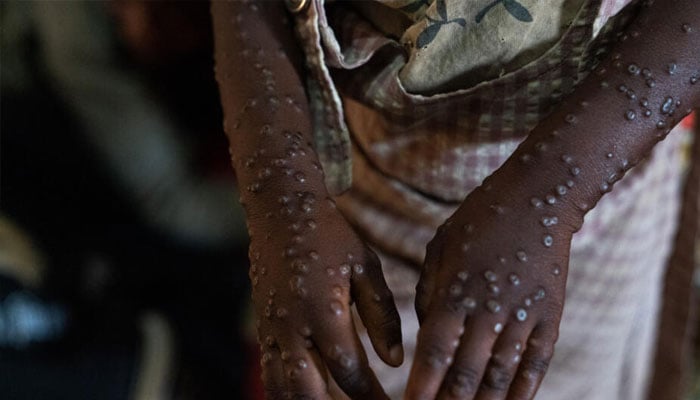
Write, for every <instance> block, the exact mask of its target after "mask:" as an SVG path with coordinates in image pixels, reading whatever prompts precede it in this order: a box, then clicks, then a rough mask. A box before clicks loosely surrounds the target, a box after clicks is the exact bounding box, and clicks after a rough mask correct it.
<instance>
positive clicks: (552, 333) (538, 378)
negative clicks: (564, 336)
mask: <svg viewBox="0 0 700 400" xmlns="http://www.w3.org/2000/svg"><path fill="white" fill-rule="evenodd" d="M557 334H558V333H557V329H556V328H550V327H545V326H538V327H537V328H535V329H534V330H533V331H532V334H531V335H530V338H529V339H528V341H527V344H526V345H525V352H524V353H523V356H522V360H521V361H520V365H519V367H518V371H517V373H516V374H515V379H514V380H513V384H512V385H511V387H510V392H509V398H513V399H518V400H521V399H522V400H528V399H532V398H533V397H535V393H537V389H538V388H539V387H540V383H542V378H544V374H545V373H546V372H547V368H548V367H549V361H550V360H551V359H552V355H553V354H554V343H555V342H556V339H557Z"/></svg>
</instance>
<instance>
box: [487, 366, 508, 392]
mask: <svg viewBox="0 0 700 400" xmlns="http://www.w3.org/2000/svg"><path fill="white" fill-rule="evenodd" d="M512 380H513V374H512V372H511V371H509V370H508V369H506V368H504V367H502V366H498V365H492V366H491V367H489V368H488V369H487V370H486V374H485V375H484V380H483V382H482V383H481V384H482V385H483V386H484V387H485V388H487V389H490V390H494V391H497V392H504V391H506V390H507V389H508V387H509V386H510V382H511V381H512Z"/></svg>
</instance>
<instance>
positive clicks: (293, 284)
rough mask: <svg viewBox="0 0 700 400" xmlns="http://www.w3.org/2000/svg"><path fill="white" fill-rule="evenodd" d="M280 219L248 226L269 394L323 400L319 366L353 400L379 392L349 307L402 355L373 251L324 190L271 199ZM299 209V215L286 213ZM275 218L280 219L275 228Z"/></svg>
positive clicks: (373, 336) (381, 348) (398, 358)
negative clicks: (316, 194)
mask: <svg viewBox="0 0 700 400" xmlns="http://www.w3.org/2000/svg"><path fill="white" fill-rule="evenodd" d="M279 204H280V206H281V209H280V212H281V213H282V214H285V217H292V218H279V217H278V216H277V215H271V214H268V215H267V218H265V217H262V218H259V219H257V220H256V221H255V222H254V223H252V224H251V226H250V228H251V234H252V235H251V236H252V242H251V246H250V254H249V255H250V260H251V268H250V278H251V281H252V283H253V301H254V303H255V311H256V314H257V318H258V320H257V323H256V325H257V332H258V341H259V343H260V346H261V353H262V361H261V364H262V369H263V373H262V378H263V384H264V387H265V392H266V396H267V398H268V399H287V398H292V399H297V398H304V399H306V398H312V399H330V398H331V395H330V394H329V389H328V382H327V381H328V376H327V372H326V370H327V371H328V372H330V375H331V376H332V378H333V379H334V380H335V382H336V383H337V384H338V386H339V387H340V388H341V389H342V390H343V391H344V392H345V393H346V394H347V395H348V396H349V397H350V398H352V399H387V396H386V394H385V393H384V391H383V389H382V387H381V385H380V384H379V382H378V380H377V378H376V376H375V375H374V373H373V372H372V370H371V369H370V368H369V365H368V361H367V356H366V354H365V352H364V349H363V347H362V344H361V342H360V339H359V338H358V335H357V332H356V330H355V326H354V323H353V318H352V314H351V305H352V303H353V302H355V307H356V309H357V313H358V314H359V316H360V318H361V319H362V322H363V323H364V325H365V326H366V328H367V333H368V335H369V337H370V340H371V341H372V345H373V347H374V349H375V351H376V352H377V354H378V355H379V357H381V359H382V360H384V361H385V362H386V363H387V364H389V365H392V366H398V365H400V364H401V363H402V361H403V348H402V346H401V325H400V321H399V315H398V312H397V310H396V307H395V305H394V300H393V296H392V293H391V292H390V291H389V288H388V287H387V285H386V282H385V280H384V276H383V274H382V272H381V266H380V263H379V259H378V258H377V256H376V255H375V254H374V253H373V252H372V251H371V250H370V249H369V248H368V247H367V246H366V245H365V244H364V243H363V242H362V241H361V240H360V239H359V238H358V237H357V234H356V233H355V232H354V231H353V229H352V228H351V227H350V226H349V225H348V223H347V222H346V221H345V219H344V218H343V217H342V215H340V213H339V212H338V211H337V210H336V209H335V204H334V203H333V201H332V200H331V199H330V198H327V199H325V200H324V199H320V200H317V199H316V198H315V197H314V195H313V194H311V193H310V192H299V193H296V194H292V195H290V196H282V197H280V199H279ZM299 214H301V217H302V218H294V216H295V215H299ZM280 221H288V222H286V224H288V225H283V226H280V224H279V223H280Z"/></svg>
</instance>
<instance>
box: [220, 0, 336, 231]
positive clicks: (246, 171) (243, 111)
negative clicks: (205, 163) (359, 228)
mask: <svg viewBox="0 0 700 400" xmlns="http://www.w3.org/2000/svg"><path fill="white" fill-rule="evenodd" d="M212 14H213V19H214V32H215V51H216V77H217V80H218V83H219V90H220V93H221V101H222V104H223V108H224V115H225V123H224V129H225V131H226V134H227V136H228V138H229V143H230V151H231V157H232V163H233V167H234V169H235V171H236V176H237V179H238V182H239V185H240V187H241V193H242V195H241V198H242V201H243V203H244V206H245V209H246V214H247V216H248V220H249V223H250V222H253V223H257V222H259V221H261V220H263V219H265V218H266V217H267V218H271V217H274V218H275V219H276V220H277V221H279V220H280V219H282V220H285V219H288V220H290V221H291V220H292V219H294V218H293V216H294V215H297V214H298V213H299V212H301V213H304V212H305V210H306V211H308V210H309V208H310V204H311V201H312V200H311V199H315V198H318V199H319V200H321V199H325V198H326V197H327V191H326V189H325V186H324V183H323V172H322V170H321V167H320V165H319V163H318V160H317V157H316V154H315V152H314V150H313V146H312V145H311V124H310V119H309V112H308V105H307V104H308V101H307V98H306V94H305V91H304V84H303V80H302V72H301V71H302V67H301V65H302V64H301V59H302V57H301V50H300V49H299V48H298V46H297V45H296V43H295V41H294V31H293V29H292V24H291V21H286V11H285V6H284V4H283V2H281V1H279V2H269V1H264V2H250V3H247V2H242V1H230V2H228V1H227V2H224V1H215V2H213V3H212ZM285 21H286V22H285ZM298 193H301V194H302V196H298V195H297V194H298ZM305 204H306V205H305ZM249 229H250V226H249Z"/></svg>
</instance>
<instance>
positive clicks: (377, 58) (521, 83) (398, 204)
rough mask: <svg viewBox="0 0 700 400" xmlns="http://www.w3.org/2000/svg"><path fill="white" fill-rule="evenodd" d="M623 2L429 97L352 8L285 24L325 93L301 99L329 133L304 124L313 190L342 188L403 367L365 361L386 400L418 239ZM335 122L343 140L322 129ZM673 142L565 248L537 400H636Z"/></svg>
mask: <svg viewBox="0 0 700 400" xmlns="http://www.w3.org/2000/svg"><path fill="white" fill-rule="evenodd" d="M384 3H386V4H388V5H389V3H396V4H399V5H401V4H403V3H405V1H404V2H403V3H401V1H400V0H396V1H389V0H386V1H384ZM628 3H630V4H628ZM636 3H637V2H636V1H633V2H630V1H629V0H586V1H584V2H583V4H582V6H581V8H580V9H579V11H578V13H577V15H576V16H575V18H574V19H573V21H572V22H571V24H570V26H569V27H568V29H566V30H565V31H564V32H563V35H562V36H561V38H560V39H559V40H558V41H557V42H556V43H555V44H554V45H553V46H552V47H551V48H549V49H548V50H546V51H544V52H543V54H541V55H540V56H539V57H537V58H535V59H534V60H533V61H531V62H529V63H527V64H526V65H524V66H522V67H519V68H517V69H515V70H513V71H510V72H507V73H505V74H503V75H501V76H497V77H493V78H490V79H487V80H485V81H483V82H481V83H478V84H476V85H472V86H470V87H464V88H462V89H459V90H455V91H452V92H446V93H439V94H434V95H421V94H416V93H409V92H408V91H407V90H406V89H405V88H404V87H403V86H402V83H401V80H400V77H399V74H400V71H401V70H402V68H404V67H405V66H406V63H407V57H406V51H405V49H404V47H403V46H402V45H401V44H400V43H399V41H397V40H395V39H391V38H390V37H388V36H387V35H386V33H384V32H383V31H382V30H380V29H378V27H376V26H375V25H373V24H371V23H370V22H369V21H367V19H366V18H364V17H363V16H362V15H361V14H360V13H358V12H355V11H354V10H353V8H352V7H344V6H343V3H342V2H335V3H334V4H333V5H332V6H328V5H324V2H323V0H315V1H313V2H312V3H311V7H310V11H309V12H308V13H307V14H305V15H302V16H298V17H297V29H298V30H300V31H303V32H301V36H302V37H303V38H304V40H303V46H304V48H305V52H306V54H307V65H308V68H309V69H310V70H311V71H312V72H311V76H312V77H318V76H322V77H323V79H316V82H315V83H314V85H316V86H315V87H314V91H315V92H314V91H311V92H312V93H318V92H320V93H325V94H324V95H318V96H314V97H313V98H312V100H311V101H312V109H315V110H326V111H331V112H330V113H328V114H327V115H326V116H325V117H324V118H325V119H324V121H325V125H326V126H327V127H330V128H324V127H323V126H316V127H315V129H316V136H315V138H316V149H317V151H318V152H319V153H320V156H321V160H322V161H324V169H325V170H326V171H328V172H329V173H328V174H327V183H328V184H329V185H330V187H331V188H333V189H336V190H335V192H338V190H342V189H344V188H345V184H346V183H347V182H352V186H351V187H350V188H349V190H347V191H346V192H345V193H343V194H342V195H340V196H338V197H337V202H338V207H339V209H340V210H341V211H342V212H343V213H344V215H345V216H346V217H347V218H348V220H350V221H351V222H352V223H353V224H354V226H355V227H356V228H357V230H358V231H359V232H360V233H361V234H363V235H364V236H365V238H366V239H367V240H368V241H370V242H371V243H372V244H373V245H374V247H375V248H376V250H377V252H378V254H379V255H380V258H381V259H382V261H383V266H384V272H385V275H386V277H387V281H388V283H389V285H390V287H391V288H392V290H393V291H394V295H395V298H396V300H397V305H398V307H399V309H400V313H401V317H402V324H403V329H404V344H405V346H406V362H405V365H404V367H402V368H399V369H393V368H389V367H387V366H385V365H383V364H382V362H381V361H380V360H379V359H378V358H376V357H372V360H371V361H372V366H373V368H374V369H375V371H377V372H378V375H379V377H380V380H381V381H382V383H383V384H384V385H385V387H386V388H387V389H388V391H389V393H390V394H391V396H392V397H393V398H400V396H401V392H402V390H403V387H404V386H405V379H406V378H407V376H408V368H409V367H410V363H411V359H412V354H413V349H414V346H415V335H416V332H417V329H418V324H417V320H416V317H415V313H414V311H413V300H414V297H415V290H414V288H415V283H416V280H417V276H418V275H417V272H416V270H417V269H418V268H419V267H420V265H421V264H422V262H423V258H424V256H425V246H426V244H427V242H428V241H429V240H430V239H431V238H432V237H433V235H434V233H435V230H436V228H437V227H438V226H439V225H440V224H442V222H443V221H444V220H445V218H447V217H448V216H449V215H450V214H452V212H453V211H454V209H455V208H456V207H457V206H458V204H459V203H460V202H461V201H462V199H464V197H466V195H467V194H468V193H469V192H471V191H472V190H473V189H474V188H475V187H476V186H478V185H479V184H480V183H481V182H482V181H483V179H484V178H485V177H487V176H488V175H490V174H491V173H492V172H493V171H494V170H495V169H497V168H498V167H499V166H500V165H501V164H502V163H503V162H504V161H505V160H506V159H507V158H508V157H509V156H510V154H512V152H513V151H514V150H515V148H516V147H517V145H518V144H519V143H520V141H522V140H523V138H524V137H525V136H526V135H527V134H528V133H529V132H530V130H531V129H532V128H533V127H534V126H535V125H537V123H538V122H539V121H540V120H542V119H543V118H544V117H545V116H547V115H548V114H549V113H550V112H551V111H552V110H553V108H554V107H555V106H556V105H557V103H558V102H559V101H560V99H561V98H562V97H563V96H566V95H567V94H569V93H570V92H572V91H573V89H574V88H575V86H576V85H577V83H579V82H580V81H581V80H582V79H583V78H584V77H585V76H586V75H587V73H588V72H589V71H590V70H591V69H592V67H593V66H595V65H596V64H597V62H598V60H599V59H601V58H602V57H604V56H605V55H606V53H607V49H608V47H609V44H610V43H612V42H614V41H616V40H617V38H618V37H619V36H620V35H621V34H623V32H624V29H625V26H626V25H627V23H628V22H629V21H630V20H631V19H632V18H633V17H634V15H635V13H636V12H637V10H638V8H637V7H636ZM404 5H405V4H404ZM434 5H435V3H434V2H431V6H434ZM625 6H626V7H625ZM312 47H313V48H312ZM310 54H311V55H313V57H311V58H310V57H309V55H310ZM321 55H323V60H324V61H325V62H323V63H320V62H319V60H320V59H321ZM314 71H315V72H314ZM335 93H339V95H338V96H337V97H336V95H335ZM338 119H342V121H339V120H338ZM342 124H347V130H342V129H337V127H338V126H342ZM678 130H679V129H676V131H678ZM324 132H326V133H324ZM683 137H684V135H683V134H682V133H679V132H674V133H672V134H671V135H669V138H668V139H667V140H666V141H664V142H663V143H661V144H660V145H658V146H657V147H656V149H655V151H654V153H653V155H652V157H651V158H649V159H648V160H647V162H645V163H643V164H642V165H639V166H637V167H636V168H634V169H633V170H632V171H630V172H629V173H628V174H627V176H626V177H625V178H624V179H623V180H622V181H621V182H619V183H618V184H617V185H616V187H615V191H614V192H613V193H611V194H609V195H607V196H606V197H604V198H603V199H602V200H601V201H600V203H599V204H598V206H597V207H596V208H595V209H594V210H593V211H591V212H590V213H589V214H588V215H587V217H586V222H585V223H584V225H583V229H582V230H581V231H580V232H578V233H577V234H576V236H575V237H574V240H573V244H572V250H571V261H570V272H569V280H568V287H567V300H566V305H565V309H564V316H563V320H562V325H561V334H560V339H559V342H558V344H557V348H556V354H555V358H554V360H553V362H552V365H551V367H550V372H549V374H548V375H547V377H546V379H545V381H544V383H543V386H542V388H541V390H540V393H539V394H538V397H537V399H538V400H550V399H551V400H561V399H578V400H608V399H620V400H637V399H641V398H643V397H644V393H645V390H646V383H645V382H646V379H647V376H648V374H649V364H650V357H651V355H652V354H653V345H654V339H655V335H656V333H655V332H656V324H657V315H658V309H659V299H660V291H661V282H662V280H663V279H662V278H663V267H664V265H665V260H666V258H667V255H668V253H669V251H670V247H671V242H672V237H673V233H674V232H675V229H676V225H677V224H676V219H677V218H676V216H677V211H678V210H677V208H678V207H677V204H678V199H679V186H680V182H681V177H682V167H681V165H680V163H679V162H672V161H671V160H679V159H680V158H681V157H680V153H679V151H680V150H679V149H680V147H681V142H682V141H683ZM328 149H330V150H328ZM339 149H340V150H339ZM350 149H352V153H351V154H349V152H350ZM350 167H351V168H352V173H350V172H349V171H347V168H350ZM350 176H352V179H351V180H350V179H349V177H350ZM364 340H365V344H366V347H367V348H368V349H369V348H371V346H369V342H368V341H367V340H366V337H365V338H364Z"/></svg>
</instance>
